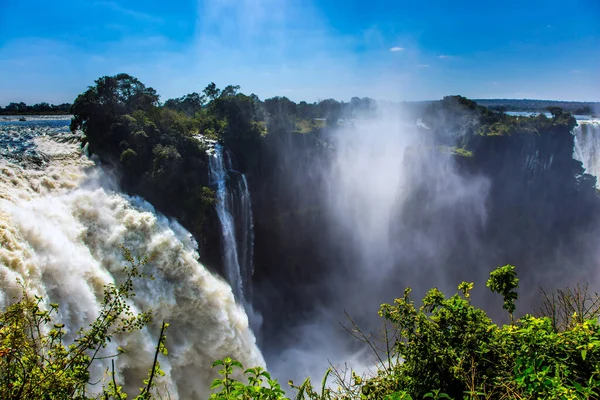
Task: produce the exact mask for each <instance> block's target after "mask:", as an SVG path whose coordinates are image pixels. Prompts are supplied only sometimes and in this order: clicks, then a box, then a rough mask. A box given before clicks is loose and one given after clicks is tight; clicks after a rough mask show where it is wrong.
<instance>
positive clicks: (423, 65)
mask: <svg viewBox="0 0 600 400" xmlns="http://www.w3.org/2000/svg"><path fill="white" fill-rule="evenodd" d="M417 67H419V68H429V67H430V65H429V64H418V65H417Z"/></svg>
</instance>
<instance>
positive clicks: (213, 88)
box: [202, 82, 221, 100]
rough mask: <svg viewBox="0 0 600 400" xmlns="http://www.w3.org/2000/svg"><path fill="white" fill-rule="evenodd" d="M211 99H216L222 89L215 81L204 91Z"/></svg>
mask: <svg viewBox="0 0 600 400" xmlns="http://www.w3.org/2000/svg"><path fill="white" fill-rule="evenodd" d="M202 92H203V93H204V94H205V95H206V97H208V98H209V99H210V100H216V99H217V98H218V97H219V95H220V94H221V90H219V89H218V88H217V85H215V83H214V82H211V83H209V84H208V85H207V86H206V87H205V88H204V90H203V91H202Z"/></svg>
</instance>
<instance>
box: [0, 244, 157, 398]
mask: <svg viewBox="0 0 600 400" xmlns="http://www.w3.org/2000/svg"><path fill="white" fill-rule="evenodd" d="M124 254H125V259H126V260H127V262H128V263H129V266H127V267H125V274H126V279H125V281H124V282H123V283H121V284H119V285H114V284H109V285H106V286H105V287H104V298H103V301H102V303H101V308H100V313H99V316H98V318H96V319H95V320H94V321H93V322H92V323H91V324H90V326H89V327H88V328H87V329H84V328H81V329H79V330H78V331H77V332H76V334H75V336H76V337H75V340H72V341H71V343H70V344H68V343H67V340H66V338H65V337H66V336H67V332H69V328H71V327H65V325H64V324H62V323H59V322H58V321H56V314H57V311H58V308H59V305H58V304H49V307H44V303H43V300H42V298H41V297H38V296H33V297H32V296H30V295H28V294H27V293H26V291H25V290H23V297H22V299H20V300H19V301H17V302H15V303H14V304H13V305H11V306H9V307H8V308H7V309H6V310H5V311H4V312H1V313H0V398H1V399H6V400H10V399H15V400H16V399H19V400H21V399H31V400H34V399H36V400H37V399H88V398H90V399H91V398H96V395H94V394H92V393H90V388H91V387H92V386H93V385H94V384H95V383H91V382H90V372H89V371H90V367H91V366H92V365H93V364H94V363H96V362H97V361H98V360H99V359H100V357H99V353H100V351H101V350H102V349H104V348H106V346H107V345H108V343H109V342H110V341H111V340H112V339H113V338H114V337H115V336H117V335H120V334H123V333H126V332H132V331H135V330H139V329H141V328H142V327H143V326H144V325H145V324H146V323H147V322H148V321H149V320H150V318H151V312H150V311H147V312H143V313H139V314H133V312H132V310H131V308H130V306H129V304H128V299H129V298H130V297H131V296H133V295H134V291H133V289H134V286H133V282H134V280H135V279H137V278H144V277H146V278H150V279H151V276H149V275H147V274H145V273H143V272H142V268H143V266H144V265H145V263H146V262H147V259H144V260H134V258H133V257H132V256H131V254H130V253H129V251H127V250H126V249H124ZM167 326H168V325H167V324H165V323H163V327H162V330H161V334H160V338H159V343H158V346H157V352H156V355H155V358H154V363H153V365H152V367H151V369H150V373H149V376H148V379H147V380H145V381H144V387H142V388H141V389H140V394H139V395H138V396H137V397H136V399H138V400H146V399H152V398H154V395H155V393H156V385H155V384H154V383H153V379H154V377H156V376H159V375H164V372H163V371H162V370H161V369H160V364H159V363H158V360H157V355H158V353H159V352H160V353H163V354H166V349H165V346H164V342H165V336H164V330H165V329H166V327H167ZM122 352H123V350H122V349H120V348H119V351H118V354H115V355H112V356H108V357H106V356H104V357H101V358H111V357H112V358H113V362H112V371H111V372H110V373H108V374H107V376H109V377H110V380H109V382H105V385H104V386H103V387H102V389H101V393H102V397H103V398H104V399H124V398H125V397H127V395H126V394H125V393H123V392H122V388H121V386H119V385H118V384H117V383H116V380H115V372H114V357H117V356H118V355H119V354H121V353H122ZM107 372H108V371H107Z"/></svg>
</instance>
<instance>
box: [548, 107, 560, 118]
mask: <svg viewBox="0 0 600 400" xmlns="http://www.w3.org/2000/svg"><path fill="white" fill-rule="evenodd" d="M546 110H548V112H549V113H550V114H552V117H553V118H554V119H556V118H558V117H560V116H561V115H562V113H563V109H562V108H560V107H548V108H546Z"/></svg>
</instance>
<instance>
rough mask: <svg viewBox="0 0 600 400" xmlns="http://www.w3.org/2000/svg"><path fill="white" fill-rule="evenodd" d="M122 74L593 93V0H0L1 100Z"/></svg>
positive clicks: (308, 96)
mask: <svg viewBox="0 0 600 400" xmlns="http://www.w3.org/2000/svg"><path fill="white" fill-rule="evenodd" d="M119 72H127V73H130V74H132V75H134V76H136V77H138V78H139V79H141V80H142V81H143V82H144V83H146V84H147V85H149V86H152V87H154V88H155V89H157V90H158V92H159V94H161V98H162V100H166V99H167V98H170V97H175V96H181V95H183V94H185V93H189V92H193V91H200V90H202V89H203V88H204V87H205V86H206V84H207V83H209V82H211V81H214V82H215V83H216V84H217V85H218V86H221V87H222V86H225V85H228V84H239V85H241V86H242V91H243V92H245V93H252V92H253V93H256V94H257V95H258V96H259V97H261V98H266V97H271V96H275V95H282V96H288V97H289V98H291V99H292V100H296V101H300V100H307V101H315V100H318V99H324V98H330V97H333V98H336V99H338V100H346V101H347V100H349V99H350V97H352V96H361V97H362V96H370V97H374V98H377V99H388V100H427V99H437V98H441V97H442V96H444V95H449V94H462V95H465V96H468V97H471V98H543V99H561V100H588V101H590V100H591V101H600V0H569V1H564V0H561V1H555V0H544V1H541V0H540V1H538V0H518V1H513V0H506V1H493V2H491V1H484V0H478V1H461V0H452V1H450V0H427V1H424V0H423V1H421V0H410V1H403V0H393V1H378V0H369V1H356V0H345V1H340V0H336V1H333V0H322V1H316V0H315V1H310V0H200V1H190V0H171V1H156V0H143V1H142V0H128V1H125V0H109V1H95V0H93V1H86V0H75V1H74V0H68V1H67V0H53V1H47V0H43V1H42V0H29V1H18V0H0V105H4V104H6V103H8V102H10V101H25V102H28V103H34V102H38V101H48V102H53V103H59V102H67V101H68V102H70V101H72V100H73V99H74V98H75V96H76V95H77V94H78V93H80V92H82V91H83V90H85V88H86V87H87V86H89V85H91V84H92V83H93V81H94V79H96V78H98V77H99V76H102V75H113V74H116V73H119Z"/></svg>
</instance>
